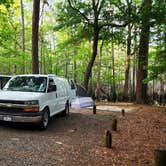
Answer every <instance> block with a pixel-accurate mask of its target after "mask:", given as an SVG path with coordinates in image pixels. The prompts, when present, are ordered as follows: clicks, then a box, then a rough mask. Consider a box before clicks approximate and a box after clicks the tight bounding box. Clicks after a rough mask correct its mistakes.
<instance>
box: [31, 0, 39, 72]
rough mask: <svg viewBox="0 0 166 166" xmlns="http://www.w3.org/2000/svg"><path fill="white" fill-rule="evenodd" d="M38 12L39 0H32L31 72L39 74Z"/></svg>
mask: <svg viewBox="0 0 166 166" xmlns="http://www.w3.org/2000/svg"><path fill="white" fill-rule="evenodd" d="M39 13H40V0H34V1H33V16H32V72H33V74H39V60H38V31H39Z"/></svg>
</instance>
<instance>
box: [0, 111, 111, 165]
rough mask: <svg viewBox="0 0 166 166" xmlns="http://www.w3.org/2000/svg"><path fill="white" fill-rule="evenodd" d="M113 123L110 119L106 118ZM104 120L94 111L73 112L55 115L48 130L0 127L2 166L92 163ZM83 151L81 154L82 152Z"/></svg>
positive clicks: (24, 126) (22, 126)
mask: <svg viewBox="0 0 166 166" xmlns="http://www.w3.org/2000/svg"><path fill="white" fill-rule="evenodd" d="M104 119H105V120H106V121H108V122H110V123H111V117H109V118H108V117H106V118H104ZM104 119H103V118H96V117H95V115H93V114H92V110H81V111H80V110H71V113H70V116H67V117H60V116H55V117H53V118H52V119H51V121H50V124H49V126H48V129H47V130H46V131H40V130H38V128H37V127H35V126H33V125H27V124H11V123H10V124H9V123H7V124H6V123H1V124H0V147H1V148H0V165H1V166H3V165H4V166H6V165H10V166H14V165H15V166H19V165H21V166H22V165H40V166H42V165H43V166H46V165H71V164H72V163H75V164H76V165H77V163H78V162H79V160H80V159H81V160H83V163H87V162H88V161H89V160H91V159H89V155H90V154H89V153H90V151H89V150H90V149H91V148H93V147H94V146H95V144H96V143H95V141H97V140H96V139H97V138H98V137H100V133H99V131H101V130H103V132H104V128H105V127H106V126H105V127H104V125H103V120H104ZM79 151H81V152H79Z"/></svg>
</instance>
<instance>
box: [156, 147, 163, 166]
mask: <svg viewBox="0 0 166 166" xmlns="http://www.w3.org/2000/svg"><path fill="white" fill-rule="evenodd" d="M154 163H155V164H154V166H166V150H158V149H156V150H155V151H154Z"/></svg>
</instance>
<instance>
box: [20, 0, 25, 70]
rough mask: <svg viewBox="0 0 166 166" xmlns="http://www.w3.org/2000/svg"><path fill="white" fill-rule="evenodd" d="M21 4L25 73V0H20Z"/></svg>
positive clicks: (23, 66) (23, 65)
mask: <svg viewBox="0 0 166 166" xmlns="http://www.w3.org/2000/svg"><path fill="white" fill-rule="evenodd" d="M20 4H21V21H22V36H21V37H22V52H23V64H22V73H25V55H24V53H25V27H24V6H23V0H20Z"/></svg>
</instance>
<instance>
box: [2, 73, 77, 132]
mask: <svg viewBox="0 0 166 166" xmlns="http://www.w3.org/2000/svg"><path fill="white" fill-rule="evenodd" d="M73 91H74V90H71V86H70V84H69V82H68V80H67V79H65V78H62V77H58V76H54V75H34V74H32V75H17V76H13V77H12V78H11V79H10V80H9V81H8V83H7V84H6V85H5V87H4V88H3V91H2V92H1V93H0V120H1V121H11V122H35V123H36V122H37V123H39V124H40V127H41V128H43V129H46V128H47V126H48V122H49V118H50V117H52V116H53V115H55V114H57V113H60V112H61V113H62V115H64V116H65V115H67V114H68V113H69V108H70V104H71V101H72V99H74V98H75V97H74V96H73Z"/></svg>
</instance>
